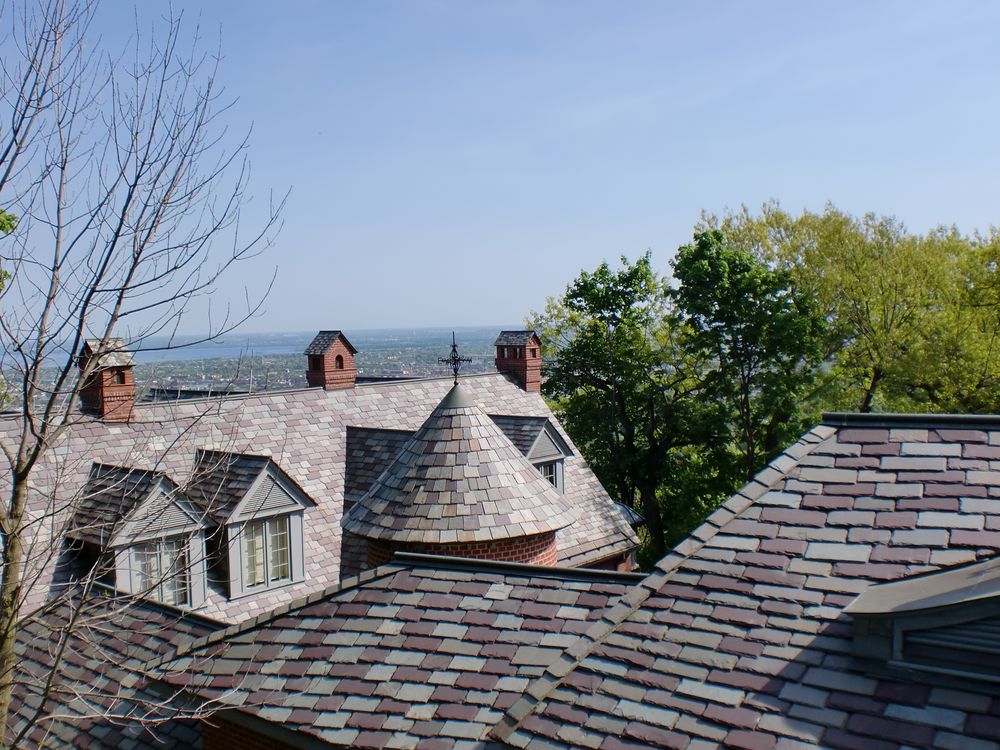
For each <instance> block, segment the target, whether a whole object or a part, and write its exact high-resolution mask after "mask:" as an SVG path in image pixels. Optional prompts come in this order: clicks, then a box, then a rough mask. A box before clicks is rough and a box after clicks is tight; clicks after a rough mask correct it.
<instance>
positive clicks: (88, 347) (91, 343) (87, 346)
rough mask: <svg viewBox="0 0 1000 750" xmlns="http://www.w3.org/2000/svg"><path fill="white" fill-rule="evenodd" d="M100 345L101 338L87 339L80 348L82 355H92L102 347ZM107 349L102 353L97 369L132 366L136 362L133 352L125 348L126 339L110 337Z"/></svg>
mask: <svg viewBox="0 0 1000 750" xmlns="http://www.w3.org/2000/svg"><path fill="white" fill-rule="evenodd" d="M100 346H101V340H100V339H87V340H85V341H84V342H83V346H82V347H81V348H80V356H81V357H83V356H90V355H92V354H93V353H94V352H96V351H97V350H98V349H100ZM105 349H106V351H105V352H104V354H103V355H101V359H100V363H99V364H98V365H97V369H99V370H106V369H107V368H109V367H131V366H132V365H133V364H135V362H134V358H133V356H132V352H130V351H129V350H128V349H126V348H125V341H124V339H120V338H113V339H108V343H107V346H106V347H105Z"/></svg>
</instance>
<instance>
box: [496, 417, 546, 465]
mask: <svg viewBox="0 0 1000 750" xmlns="http://www.w3.org/2000/svg"><path fill="white" fill-rule="evenodd" d="M490 419H492V420H493V422H494V423H495V424H496V426H497V427H499V428H500V430H501V431H502V432H503V434H504V435H506V436H507V437H508V438H510V441H511V442H512V443H513V444H514V445H516V446H517V447H518V450H520V451H521V453H523V454H524V455H525V456H527V455H528V452H529V451H530V450H531V449H532V447H533V446H534V445H535V441H536V440H537V439H538V434H539V433H540V432H541V431H542V430H543V429H545V425H546V424H548V420H547V419H545V418H544V417H534V418H525V417H508V416H505V415H501V414H490Z"/></svg>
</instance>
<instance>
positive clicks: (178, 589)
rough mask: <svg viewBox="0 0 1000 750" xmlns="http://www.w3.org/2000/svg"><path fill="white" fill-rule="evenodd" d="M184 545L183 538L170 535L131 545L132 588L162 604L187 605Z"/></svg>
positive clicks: (185, 541) (187, 588) (184, 539)
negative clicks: (170, 537)
mask: <svg viewBox="0 0 1000 750" xmlns="http://www.w3.org/2000/svg"><path fill="white" fill-rule="evenodd" d="M188 544H189V540H188V539H187V538H185V537H173V538H172V539H162V540H160V541H156V542H147V543H145V544H138V545H136V546H135V547H133V549H132V555H133V558H134V560H135V566H136V571H135V590H136V591H137V592H138V593H142V594H145V595H146V596H148V597H149V598H150V599H155V600H156V601H159V602H163V603H164V604H172V605H174V606H175V607H187V606H189V605H190V604H191V591H190V574H189V560H188Z"/></svg>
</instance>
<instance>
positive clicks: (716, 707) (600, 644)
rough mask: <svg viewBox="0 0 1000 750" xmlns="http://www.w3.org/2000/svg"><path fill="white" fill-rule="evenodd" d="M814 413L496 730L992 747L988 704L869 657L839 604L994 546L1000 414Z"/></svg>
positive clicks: (535, 739)
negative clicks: (876, 668)
mask: <svg viewBox="0 0 1000 750" xmlns="http://www.w3.org/2000/svg"><path fill="white" fill-rule="evenodd" d="M825 421H826V422H827V423H826V424H823V425H820V426H819V427H817V428H815V429H813V430H812V431H810V432H809V433H808V434H806V435H805V436H804V437H803V438H802V439H801V440H800V441H799V442H798V443H796V444H795V445H794V446H792V447H791V448H789V449H788V450H787V451H785V453H784V454H782V455H781V456H779V457H778V458H777V459H776V460H775V461H774V462H772V464H771V465H770V466H769V467H768V468H766V469H765V470H764V471H762V472H761V473H760V474H759V475H758V476H757V477H756V478H755V479H754V480H753V481H752V482H750V483H749V484H748V485H747V486H746V487H744V488H743V490H742V491H741V492H740V493H738V494H737V495H735V496H734V497H732V498H731V499H730V500H729V501H728V502H726V503H725V504H724V505H723V506H722V507H720V508H719V509H718V510H717V511H715V513H713V514H712V515H711V516H710V517H709V519H708V521H707V522H706V523H705V524H704V525H702V526H701V527H700V528H698V529H697V530H696V531H695V532H694V533H693V534H692V535H691V536H690V537H689V538H688V539H686V540H685V541H684V542H682V543H681V544H680V545H679V546H678V547H677V548H676V549H675V550H674V551H673V552H671V553H670V554H669V555H667V556H666V557H665V558H664V559H663V560H662V561H661V562H660V563H659V564H658V565H657V567H656V569H655V570H654V571H653V572H652V573H651V574H650V575H649V576H648V577H647V578H646V579H645V580H644V581H643V582H642V584H641V585H640V586H638V587H636V588H635V589H634V590H632V591H630V592H629V593H628V594H626V595H625V596H624V597H623V599H622V601H621V602H620V603H619V604H617V605H615V606H614V607H612V608H611V609H609V610H607V611H606V612H605V613H604V614H603V615H602V618H601V620H600V622H598V623H597V624H595V625H594V626H593V627H592V628H591V629H590V630H589V631H588V633H587V634H586V635H585V636H584V637H583V638H581V640H580V641H579V642H578V643H576V644H574V645H573V646H572V647H571V648H570V649H569V650H568V651H567V654H566V657H564V658H563V659H560V661H558V662H557V663H556V664H554V665H553V667H551V668H550V669H549V670H548V673H547V676H546V678H544V679H542V680H538V681H537V682H535V683H534V684H533V685H532V687H530V688H529V689H528V692H527V694H526V695H525V696H524V697H523V698H522V699H520V700H518V701H517V702H516V703H515V704H514V705H513V706H512V707H511V708H510V709H509V710H508V711H507V713H506V715H505V717H504V719H503V720H502V721H501V722H500V723H499V724H498V726H497V727H496V729H495V730H494V732H493V737H494V738H495V739H498V740H502V741H505V742H507V743H509V744H510V745H512V746H514V747H545V748H547V749H550V750H551V749H554V748H567V747H580V746H587V747H601V748H612V747H635V748H639V747H655V748H687V747H704V748H715V747H723V746H725V747H739V748H786V747H787V748H791V747H826V748H866V749H868V748H870V749H871V750H899V749H901V748H909V747H924V748H941V749H942V750H945V749H949V750H953V749H954V748H978V749H982V750H986V749H988V748H992V749H994V750H996V748H998V747H1000V744H998V740H1000V701H998V700H997V699H995V698H993V697H991V696H990V695H989V694H988V691H985V692H984V691H982V690H975V689H970V688H969V687H967V686H968V685H969V683H968V681H966V682H959V683H958V684H957V685H956V684H950V685H946V684H943V680H942V679H941V678H940V677H936V676H935V675H933V674H930V673H925V672H920V671H911V672H909V673H907V674H906V675H905V676H901V677H899V678H894V677H889V676H876V675H873V674H871V673H870V672H867V671H866V670H865V669H864V668H863V667H862V665H861V664H860V663H859V662H858V661H856V660H855V659H854V658H853V657H852V655H851V654H852V651H851V649H852V642H851V625H850V620H849V618H848V616H847V615H846V614H845V613H844V611H843V610H844V608H845V607H846V606H847V605H848V604H849V603H851V602H852V601H853V600H854V599H855V597H856V596H857V595H858V594H859V593H861V592H864V591H865V590H867V589H868V588H869V587H870V586H872V585H873V584H877V583H879V582H883V581H891V580H897V579H901V578H903V577H907V576H912V575H915V574H919V573H923V572H925V571H931V570H936V569H939V568H941V567H944V566H951V565H956V564H963V563H969V562H972V561H975V560H977V559H981V558H985V557H989V556H992V555H995V554H996V553H997V552H998V551H1000V471H998V469H1000V418H982V419H979V420H977V419H974V418H963V417H914V416H900V417H890V416H876V415H854V416H848V415H828V416H827V417H826V418H825ZM569 717H575V720H573V721H570V719H569ZM570 723H573V724H576V725H577V726H576V728H574V729H573V732H574V733H573V734H571V733H570V730H569V727H568V724H570Z"/></svg>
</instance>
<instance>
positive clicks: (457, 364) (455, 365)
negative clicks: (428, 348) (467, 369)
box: [438, 331, 472, 385]
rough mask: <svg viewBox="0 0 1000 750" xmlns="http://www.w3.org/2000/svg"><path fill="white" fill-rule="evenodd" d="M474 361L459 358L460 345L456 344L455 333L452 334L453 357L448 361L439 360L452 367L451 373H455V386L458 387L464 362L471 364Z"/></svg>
mask: <svg viewBox="0 0 1000 750" xmlns="http://www.w3.org/2000/svg"><path fill="white" fill-rule="evenodd" d="M471 361H472V360H471V359H469V358H468V357H459V356H458V344H456V343H455V332H454V331H452V332H451V356H450V357H448V358H446V359H439V360H438V362H443V363H444V364H446V365H451V371H452V372H453V373H455V385H458V370H459V368H461V366H462V363H463V362H471Z"/></svg>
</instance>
